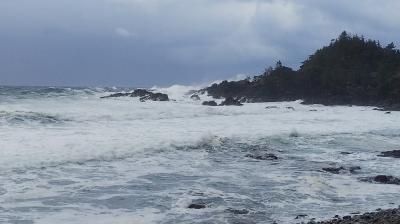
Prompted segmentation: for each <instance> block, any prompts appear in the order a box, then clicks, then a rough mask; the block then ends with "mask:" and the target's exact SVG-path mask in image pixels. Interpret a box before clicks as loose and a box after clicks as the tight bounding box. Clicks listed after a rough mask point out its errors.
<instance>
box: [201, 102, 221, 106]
mask: <svg viewBox="0 0 400 224" xmlns="http://www.w3.org/2000/svg"><path fill="white" fill-rule="evenodd" d="M202 105H204V106H213V107H215V106H218V104H217V102H215V101H204V102H203V103H202Z"/></svg>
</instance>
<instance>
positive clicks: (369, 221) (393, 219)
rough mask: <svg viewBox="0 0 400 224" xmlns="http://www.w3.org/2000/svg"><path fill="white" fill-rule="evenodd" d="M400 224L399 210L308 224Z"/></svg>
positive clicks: (381, 211) (309, 223)
mask: <svg viewBox="0 0 400 224" xmlns="http://www.w3.org/2000/svg"><path fill="white" fill-rule="evenodd" d="M315 223H317V224H339V223H340V224H399V223H400V211H399V209H388V210H380V211H377V212H368V213H365V214H363V215H354V216H343V218H340V217H335V218H334V219H332V220H329V221H320V222H314V221H310V222H308V224H315Z"/></svg>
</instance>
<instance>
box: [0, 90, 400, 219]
mask: <svg viewBox="0 0 400 224" xmlns="http://www.w3.org/2000/svg"><path fill="white" fill-rule="evenodd" d="M192 89H193V88H192V87H185V86H172V87H169V88H156V87H155V88H154V90H155V91H159V92H164V93H167V94H169V96H170V98H171V99H173V100H171V101H169V102H153V101H148V102H140V101H139V99H138V98H131V97H121V98H108V99H100V97H101V96H106V95H108V94H111V93H113V92H120V91H131V90H133V89H130V88H61V87H0V223H24V224H25V223H26V224H30V223H58V224H62V223H107V224H108V223H121V224H129V223H132V224H137V223H171V224H172V223H273V222H276V223H297V222H301V221H306V220H309V219H311V218H316V219H325V218H330V217H332V216H334V215H336V214H339V215H345V214H349V213H351V212H364V211H372V210H374V209H376V208H387V207H395V206H398V202H399V201H400V186H397V185H381V184H376V183H367V182H363V181H360V179H362V178H364V177H370V176H374V175H378V174H384V175H393V176H400V169H399V168H400V163H399V160H398V159H397V160H396V159H395V158H385V157H378V156H377V155H378V154H379V153H380V152H383V151H388V150H395V149H400V112H392V113H391V114H385V113H384V112H381V111H375V110H373V108H372V107H356V106H353V107H350V106H330V107H327V106H322V105H302V104H301V103H300V101H295V102H274V103H248V104H245V105H244V106H242V107H234V106H232V107H230V106H222V107H208V106H202V105H201V101H194V100H192V99H191V98H190V90H192ZM200 97H201V98H202V100H210V99H211V98H210V97H208V96H207V95H206V94H204V95H200ZM217 101H218V100H217ZM219 101H220V100H219ZM266 107H267V108H266ZM266 153H268V154H274V155H276V156H277V157H278V159H277V160H257V159H254V158H251V157H248V156H247V155H249V154H250V155H253V154H261V155H262V154H266ZM340 166H343V167H346V168H348V167H351V166H359V167H361V170H359V171H358V172H355V173H351V172H348V171H343V172H341V173H340V174H332V173H328V172H324V171H323V170H322V168H325V167H340ZM192 203H201V204H205V205H206V208H204V209H189V208H188V206H189V205H190V204H192ZM299 215H300V216H299ZM302 215H308V216H307V217H305V218H302ZM297 216H299V217H298V219H296V217H297Z"/></svg>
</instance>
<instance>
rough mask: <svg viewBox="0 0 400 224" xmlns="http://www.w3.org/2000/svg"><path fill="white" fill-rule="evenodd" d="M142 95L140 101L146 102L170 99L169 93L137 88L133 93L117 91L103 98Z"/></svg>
mask: <svg viewBox="0 0 400 224" xmlns="http://www.w3.org/2000/svg"><path fill="white" fill-rule="evenodd" d="M123 96H130V97H140V101H141V102H144V101H147V100H152V101H169V98H168V95H167V94H163V93H153V92H151V91H148V90H145V89H135V90H134V91H133V92H132V93H115V94H111V95H109V96H103V97H101V98H110V97H123Z"/></svg>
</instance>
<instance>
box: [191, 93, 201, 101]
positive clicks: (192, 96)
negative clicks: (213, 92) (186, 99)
mask: <svg viewBox="0 0 400 224" xmlns="http://www.w3.org/2000/svg"><path fill="white" fill-rule="evenodd" d="M190 99H192V100H200V96H199V95H197V94H193V95H191V96H190Z"/></svg>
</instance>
